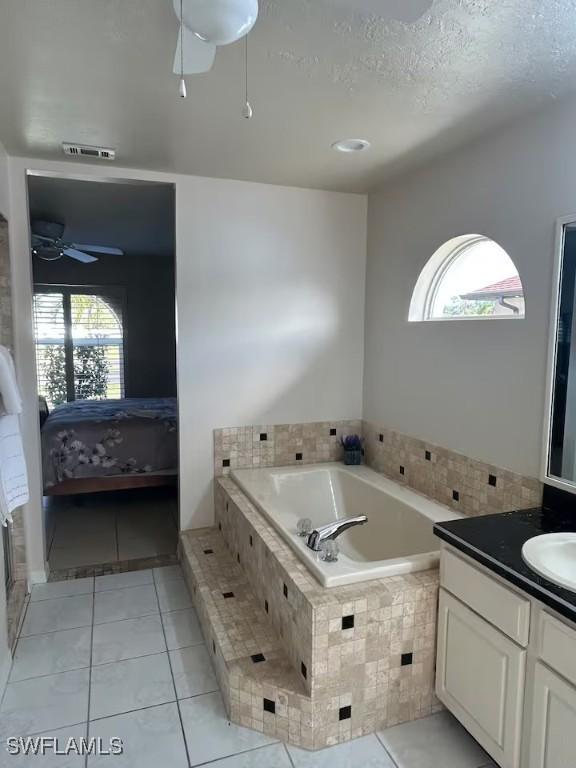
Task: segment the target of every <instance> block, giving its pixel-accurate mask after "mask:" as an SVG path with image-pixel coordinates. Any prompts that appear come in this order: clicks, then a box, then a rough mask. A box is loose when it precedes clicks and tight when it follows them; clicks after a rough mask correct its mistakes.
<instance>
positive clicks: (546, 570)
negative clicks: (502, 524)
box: [522, 533, 576, 592]
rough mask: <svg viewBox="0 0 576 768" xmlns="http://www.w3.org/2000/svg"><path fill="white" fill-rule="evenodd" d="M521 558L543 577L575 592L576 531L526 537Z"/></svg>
mask: <svg viewBox="0 0 576 768" xmlns="http://www.w3.org/2000/svg"><path fill="white" fill-rule="evenodd" d="M522 558H523V559H524V562H525V563H527V564H528V565H529V566H530V568H532V569H533V570H535V571H536V572H537V573H539V574H540V575H541V576H544V578H545V579H548V580H549V581H553V582H554V584H558V585H559V586H561V587H566V589H570V590H572V592H576V533H547V534H544V535H543V536H535V537H534V538H533V539H528V541H527V542H526V543H525V544H524V546H523V547H522Z"/></svg>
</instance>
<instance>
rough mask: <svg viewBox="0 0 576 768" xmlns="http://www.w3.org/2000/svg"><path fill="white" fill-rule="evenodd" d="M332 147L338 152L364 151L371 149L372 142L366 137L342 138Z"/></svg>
mask: <svg viewBox="0 0 576 768" xmlns="http://www.w3.org/2000/svg"><path fill="white" fill-rule="evenodd" d="M332 149H335V150H336V151H337V152H364V151H365V150H366V149H370V142H369V141H366V139H342V140H341V141H336V142H335V143H334V144H332Z"/></svg>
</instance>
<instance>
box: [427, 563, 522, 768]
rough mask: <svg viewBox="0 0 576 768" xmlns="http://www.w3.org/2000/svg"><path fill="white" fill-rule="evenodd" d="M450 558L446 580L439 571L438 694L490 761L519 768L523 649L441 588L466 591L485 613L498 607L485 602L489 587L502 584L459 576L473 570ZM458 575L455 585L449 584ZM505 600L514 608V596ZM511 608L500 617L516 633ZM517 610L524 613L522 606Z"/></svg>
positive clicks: (481, 577)
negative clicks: (492, 759)
mask: <svg viewBox="0 0 576 768" xmlns="http://www.w3.org/2000/svg"><path fill="white" fill-rule="evenodd" d="M454 557H455V556H454V555H452V553H450V552H447V553H446V561H445V563H444V565H445V566H446V567H444V568H442V571H443V575H444V580H442V572H441V583H442V584H443V586H442V588H441V590H440V601H439V616H438V655H437V664H436V693H437V695H438V698H439V699H440V701H442V703H443V704H444V705H445V706H446V707H447V708H448V709H449V710H450V711H451V712H452V713H453V714H454V715H455V716H456V717H457V718H458V719H459V720H460V722H461V723H462V725H464V727H465V728H466V729H467V730H468V731H469V732H470V733H471V734H472V736H474V738H475V739H476V741H477V742H478V743H479V744H480V745H481V746H482V747H483V748H484V749H485V750H486V751H487V752H488V754H489V755H490V756H491V757H492V758H494V760H496V761H497V762H498V763H499V764H500V765H501V766H503V767H505V768H518V767H519V766H520V746H521V740H520V739H521V732H522V707H523V701H524V672H525V667H526V650H525V649H524V648H522V647H520V646H519V645H518V644H517V643H515V642H514V641H513V640H511V639H510V638H509V637H508V636H507V635H506V634H505V633H504V632H502V631H501V630H500V629H499V628H498V627H497V626H495V625H494V624H492V623H490V622H488V621H486V620H485V619H484V618H482V617H481V616H479V615H478V614H477V613H475V612H474V611H473V610H471V608H470V607H468V606H467V605H465V604H464V603H463V602H462V601H461V600H460V599H457V598H456V597H455V596H454V595H453V594H451V593H450V592H448V591H447V589H445V588H444V587H445V586H448V585H450V586H451V587H452V588H453V590H454V591H455V592H458V593H459V594H461V593H462V592H464V593H465V594H466V595H467V596H468V599H469V600H470V602H473V603H475V604H482V605H485V607H486V610H487V612H488V613H498V614H499V613H500V611H501V605H500V606H499V605H498V604H497V603H496V602H492V603H491V602H490V601H489V599H488V598H490V597H491V598H492V600H494V595H492V594H491V591H492V586H495V587H496V588H497V589H498V590H500V589H501V588H502V587H501V586H500V584H496V583H494V585H493V584H492V583H491V582H490V580H488V581H487V582H484V579H486V578H487V577H486V576H485V575H484V574H482V573H480V572H479V571H476V569H474V570H473V571H471V572H470V573H463V572H462V568H461V565H462V566H463V567H464V568H467V569H470V568H471V566H469V565H468V564H466V563H464V561H462V560H460V559H459V558H458V560H459V562H455V561H454V560H453V558H454ZM456 573H457V574H458V576H459V580H458V581H452V575H455V574H456ZM502 597H503V596H502ZM506 597H508V598H510V600H509V602H512V603H513V598H514V597H516V596H515V595H514V593H511V594H510V595H506ZM522 602H523V601H522ZM526 602H527V601H526ZM511 608H512V606H508V611H509V612H508V614H506V613H502V616H503V618H504V622H505V624H506V625H507V628H510V627H513V628H514V629H516V625H517V622H516V621H515V618H514V616H513V614H512V612H511ZM519 608H520V610H521V611H522V610H524V606H523V605H520V606H519Z"/></svg>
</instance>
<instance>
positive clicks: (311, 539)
mask: <svg viewBox="0 0 576 768" xmlns="http://www.w3.org/2000/svg"><path fill="white" fill-rule="evenodd" d="M367 522H368V518H367V517H366V515H358V516H357V517H343V518H342V519H341V520H335V521H334V522H333V523H328V525H323V526H321V527H320V528H315V529H314V530H313V531H312V533H311V534H310V535H309V536H308V541H307V542H306V545H307V546H308V547H309V548H310V549H312V550H314V552H319V551H320V549H321V547H322V543H323V542H324V541H334V540H335V539H337V538H338V536H340V534H342V533H344V531H347V530H348V529H349V528H353V527H354V526H355V525H365V524H366V523H367Z"/></svg>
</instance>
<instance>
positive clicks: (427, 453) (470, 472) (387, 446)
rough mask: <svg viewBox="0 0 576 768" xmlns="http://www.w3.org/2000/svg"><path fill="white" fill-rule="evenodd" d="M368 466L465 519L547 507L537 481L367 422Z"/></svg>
mask: <svg viewBox="0 0 576 768" xmlns="http://www.w3.org/2000/svg"><path fill="white" fill-rule="evenodd" d="M362 433H363V436H364V446H365V452H366V463H367V464H368V466H370V467H371V468H372V469H375V470H376V471H378V472H382V473H383V474H384V475H386V476H387V477H390V478H391V479H392V480H395V481H396V482H399V483H403V484H405V485H407V486H409V487H410V488H413V489H414V490H416V491H419V492H420V493H423V494H424V495H426V496H428V497H430V498H432V499H435V500H436V501H439V502H440V503H441V504H445V505H446V506H449V507H451V508H452V509H455V510H457V511H458V512H460V513H461V514H463V515H468V516H471V517H476V516H479V515H489V514H494V513H497V512H508V511H510V510H512V509H530V508H532V507H538V506H540V505H541V503H542V491H543V486H542V483H541V482H540V481H539V480H537V479H536V478H532V477H524V476H523V475H519V474H516V473H514V472H510V471H509V470H507V469H502V468H501V467H496V466H493V465H490V464H485V463H483V462H481V461H476V460H475V459H470V458H468V457H467V456H463V455H462V454H460V453H456V452H455V451H450V450H448V449H446V448H441V447H440V446H438V445H434V444H432V443H427V442H425V441H423V440H418V439H417V438H413V437H409V436H408V435H403V434H401V433H399V432H394V431H393V430H390V429H386V428H385V427H382V426H379V425H377V424H370V423H368V422H364V424H363V429H362Z"/></svg>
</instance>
